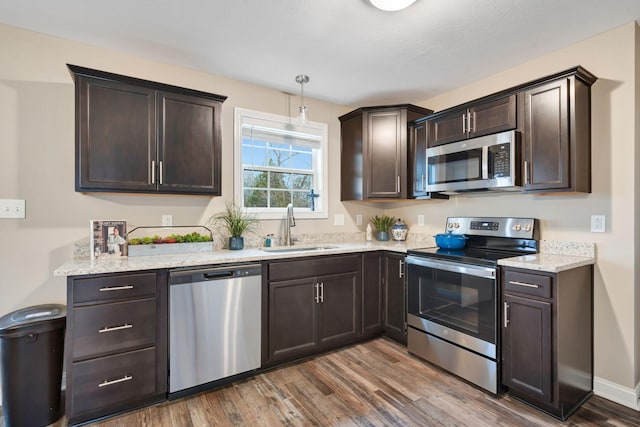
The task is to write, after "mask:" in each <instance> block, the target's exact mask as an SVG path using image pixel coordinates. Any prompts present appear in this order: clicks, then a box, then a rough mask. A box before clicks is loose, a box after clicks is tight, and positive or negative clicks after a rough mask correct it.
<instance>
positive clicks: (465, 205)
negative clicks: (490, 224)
mask: <svg viewBox="0 0 640 427" xmlns="http://www.w3.org/2000/svg"><path fill="white" fill-rule="evenodd" d="M637 40H638V27H637V25H636V24H635V23H630V24H627V25H625V26H622V27H620V28H618V29H615V30H613V31H609V32H607V33H604V34H601V35H599V36H597V37H593V38H591V39H589V40H586V41H584V42H581V43H578V44H575V45H572V46H570V47H568V48H566V49H562V50H560V51H557V52H554V53H552V54H550V55H546V56H544V57H541V58H538V59H536V60H533V61H530V62H528V63H525V64H522V65H520V66H518V67H515V68H513V69H510V70H506V71H504V72H502V73H499V74H496V75H494V76H490V77H488V78H485V79H482V80H479V81H477V82H475V83H473V84H470V85H467V86H464V87H460V88H458V89H456V90H454V91H451V92H448V93H445V94H442V95H440V96H437V97H434V98H431V99H427V100H425V101H423V102H421V103H420V105H422V106H424V107H428V108H432V109H434V110H436V111H438V110H441V109H444V108H448V107H452V106H455V105H458V104H461V103H463V102H466V101H470V100H473V99H476V98H479V97H481V96H484V95H488V94H491V93H493V92H496V91H499V90H501V89H506V88H509V87H512V86H515V85H518V84H520V83H525V82H527V81H531V80H535V79H537V78H539V77H543V76H545V75H550V74H554V73H556V72H560V71H563V70H565V69H569V68H572V67H574V66H576V65H582V66H583V67H584V68H586V69H587V70H589V71H590V72H592V73H593V74H595V75H596V76H597V77H598V80H597V81H596V82H595V84H594V85H593V86H592V91H591V94H592V108H591V117H592V128H591V129H592V157H593V159H592V193H591V194H583V195H566V194H563V195H556V196H536V195H521V194H507V195H500V196H476V197H456V198H453V199H452V200H450V201H449V202H448V203H438V204H429V203H425V204H424V205H422V206H412V207H410V208H406V207H402V208H394V209H388V210H387V211H388V212H390V213H391V214H393V215H395V216H401V217H402V218H403V219H404V220H405V221H408V223H409V224H416V223H417V215H418V214H423V215H425V217H426V221H427V222H428V223H429V226H428V227H426V228H427V230H426V231H427V232H442V230H443V229H444V218H445V217H446V216H451V215H469V214H473V215H487V216H492V215H498V216H500V215H502V216H525V217H535V218H539V219H540V222H541V238H542V239H545V240H564V241H585V242H596V244H597V264H596V266H595V270H594V271H595V280H594V298H595V314H594V315H595V375H596V377H597V378H596V392H598V393H600V394H603V395H605V394H606V395H608V397H610V398H614V397H615V396H612V394H614V395H619V397H618V398H617V399H618V400H619V401H624V402H625V403H627V404H628V406H632V407H637V397H636V395H635V392H634V388H635V387H636V386H637V385H638V382H639V381H640V376H639V373H638V370H639V367H640V355H639V354H638V352H639V350H638V349H639V348H640V344H639V343H638V340H639V337H640V331H639V330H638V328H639V327H640V326H639V324H638V322H637V319H638V317H639V316H640V314H639V313H638V311H639V310H640V304H639V303H638V301H640V297H639V296H638V289H639V279H638V276H639V272H638V271H637V270H636V265H638V262H637V261H638V256H639V255H638V243H637V242H638V239H637V238H636V239H634V236H636V237H637V236H638V235H639V234H640V232H639V231H638V223H637V222H636V217H637V215H636V214H637V213H638V212H639V209H638V205H639V201H638V198H639V196H638V194H639V192H640V189H639V188H638V187H639V184H640V181H639V180H638V179H637V177H638V175H639V174H640V173H639V171H638V166H637V165H638V164H639V163H638V158H640V154H639V153H638V148H637V147H638V143H639V142H640V138H639V136H638V135H639V130H638V126H639V125H638V119H637V117H638V113H639V111H640V110H639V108H638V103H639V97H638V92H639V89H638V82H637V81H638V70H639V69H640V67H639V66H638V62H639V61H640V60H638V59H637V51H638V49H639V48H638V41H637ZM634 177H636V179H633V178H634ZM592 214H603V215H606V220H607V223H606V232H605V233H590V230H589V228H590V216H591V215H592ZM413 229H414V230H416V231H417V230H419V229H420V227H415V226H414V228H413ZM634 241H635V243H634Z"/></svg>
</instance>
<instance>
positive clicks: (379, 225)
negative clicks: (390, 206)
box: [369, 215, 396, 241]
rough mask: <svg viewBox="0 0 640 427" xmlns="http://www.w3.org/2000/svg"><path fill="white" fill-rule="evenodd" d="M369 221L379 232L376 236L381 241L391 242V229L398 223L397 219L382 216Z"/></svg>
mask: <svg viewBox="0 0 640 427" xmlns="http://www.w3.org/2000/svg"><path fill="white" fill-rule="evenodd" d="M369 221H371V224H372V225H373V226H374V227H375V228H376V230H377V231H378V232H377V234H376V238H377V239H378V240H380V241H386V240H389V229H390V228H391V226H392V225H393V224H394V223H395V222H396V219H395V218H394V217H392V216H387V215H382V216H378V215H376V216H374V217H373V218H371V219H370V220H369Z"/></svg>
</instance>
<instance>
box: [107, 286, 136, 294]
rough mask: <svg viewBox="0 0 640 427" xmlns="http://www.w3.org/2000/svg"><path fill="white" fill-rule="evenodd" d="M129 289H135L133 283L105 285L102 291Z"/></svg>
mask: <svg viewBox="0 0 640 427" xmlns="http://www.w3.org/2000/svg"><path fill="white" fill-rule="evenodd" d="M127 289H133V285H125V286H105V287H104V288H100V292H107V291H124V290H127Z"/></svg>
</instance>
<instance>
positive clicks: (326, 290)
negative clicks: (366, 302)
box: [317, 273, 362, 348]
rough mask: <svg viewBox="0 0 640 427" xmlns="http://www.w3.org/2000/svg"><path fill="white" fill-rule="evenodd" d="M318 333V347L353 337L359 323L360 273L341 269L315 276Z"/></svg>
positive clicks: (360, 306)
mask: <svg viewBox="0 0 640 427" xmlns="http://www.w3.org/2000/svg"><path fill="white" fill-rule="evenodd" d="M317 280H318V284H319V303H318V304H317V307H318V310H319V316H318V317H319V319H318V322H319V323H318V324H319V336H318V344H319V345H320V346H321V347H323V348H324V347H332V346H335V345H337V344H341V343H345V344H346V343H349V342H352V341H354V340H355V339H356V338H357V337H358V336H359V335H360V330H361V325H362V318H361V316H362V297H361V284H360V280H361V276H360V274H358V273H344V274H335V275H330V276H321V277H318V279H317Z"/></svg>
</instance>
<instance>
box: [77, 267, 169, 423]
mask: <svg viewBox="0 0 640 427" xmlns="http://www.w3.org/2000/svg"><path fill="white" fill-rule="evenodd" d="M166 292H167V274H166V271H164V270H160V271H145V272H138V273H124V274H115V273H114V274H101V275H90V276H76V277H69V278H68V280H67V333H66V337H65V340H66V341H65V363H66V372H67V390H66V417H67V419H68V422H69V424H76V423H81V422H85V421H88V420H91V419H95V418H100V417H103V416H107V415H112V414H116V413H118V412H123V411H127V410H130V409H133V408H137V407H140V406H145V405H148V404H151V403H154V402H159V401H162V400H165V399H166V393H167V299H166Z"/></svg>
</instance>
